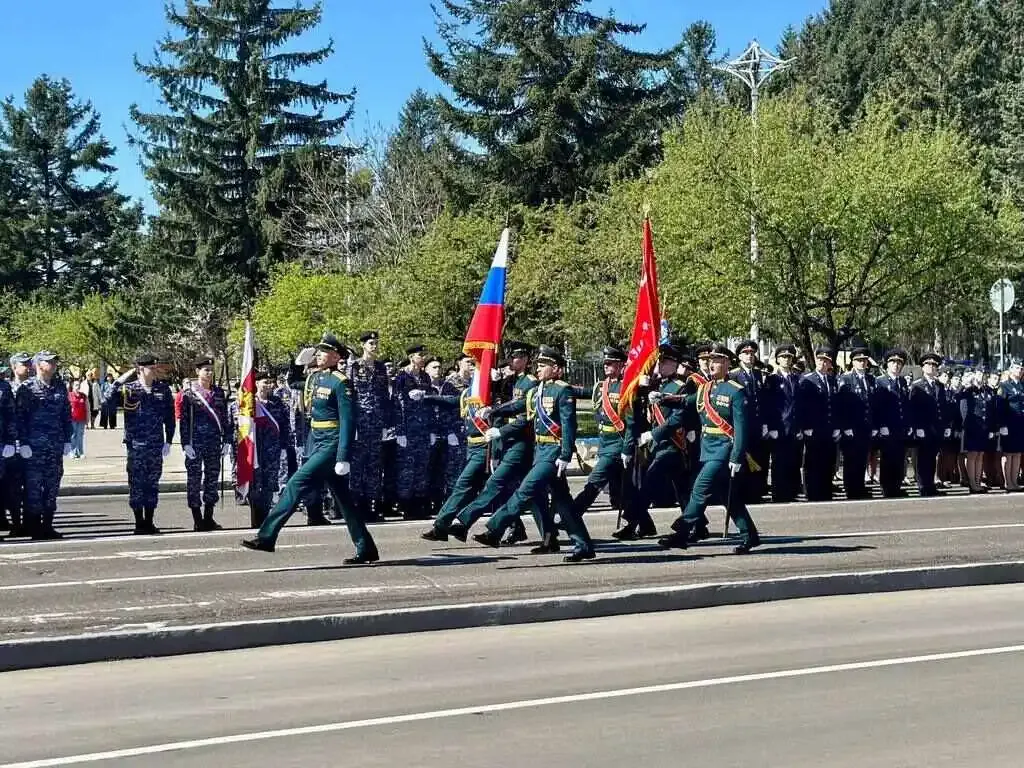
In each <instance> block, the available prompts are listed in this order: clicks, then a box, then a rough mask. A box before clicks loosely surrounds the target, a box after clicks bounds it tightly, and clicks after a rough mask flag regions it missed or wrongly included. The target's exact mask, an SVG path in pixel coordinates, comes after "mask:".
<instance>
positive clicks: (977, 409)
mask: <svg viewBox="0 0 1024 768" xmlns="http://www.w3.org/2000/svg"><path fill="white" fill-rule="evenodd" d="M991 399H992V397H991V395H990V394H989V392H988V387H986V386H985V384H984V377H983V374H982V373H981V372H980V371H978V372H971V373H965V374H964V376H963V386H962V388H961V390H960V397H959V401H960V403H959V404H960V418H961V420H962V422H963V434H962V437H961V441H962V446H963V450H964V451H965V452H966V453H967V462H966V464H967V478H966V480H967V487H968V488H969V489H970V492H971V493H988V488H986V487H984V486H983V485H982V484H981V474H982V468H983V461H984V457H985V451H986V450H988V447H989V441H990V440H991V438H992V435H993V431H994V430H993V427H992V425H991V424H990V423H989V417H990V409H989V402H990V400H991Z"/></svg>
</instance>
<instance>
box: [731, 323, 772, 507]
mask: <svg viewBox="0 0 1024 768" xmlns="http://www.w3.org/2000/svg"><path fill="white" fill-rule="evenodd" d="M758 353H759V349H758V345H757V342H756V341H754V340H753V339H747V340H746V341H741V342H740V343H739V344H738V345H737V346H736V357H737V358H738V360H739V365H738V366H737V367H736V368H735V369H734V370H733V371H732V372H730V374H729V378H730V379H732V380H733V381H736V382H738V383H739V384H742V385H743V393H744V394H745V395H746V398H747V403H748V413H747V416H748V418H749V425H748V426H749V428H750V429H749V441H750V445H749V446H748V448H747V450H748V451H749V453H750V455H751V457H752V458H753V459H754V462H755V463H756V464H757V467H758V469H756V470H752V471H751V472H750V473H749V474H748V475H747V477H746V478H745V482H744V489H745V493H746V499H747V503H748V504H749V503H754V502H757V501H760V500H761V498H762V497H763V496H764V495H765V492H766V491H767V486H768V459H769V448H770V445H769V442H768V419H767V410H768V409H767V403H765V402H764V401H765V392H766V390H765V386H764V371H763V370H761V361H760V359H759V358H758Z"/></svg>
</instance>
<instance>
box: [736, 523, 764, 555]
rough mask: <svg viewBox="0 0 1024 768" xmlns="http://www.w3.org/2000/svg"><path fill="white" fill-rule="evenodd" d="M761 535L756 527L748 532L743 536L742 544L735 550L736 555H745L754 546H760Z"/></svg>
mask: <svg viewBox="0 0 1024 768" xmlns="http://www.w3.org/2000/svg"><path fill="white" fill-rule="evenodd" d="M760 544H761V537H760V536H759V535H758V533H757V530H756V529H751V530H750V531H748V532H747V535H746V536H744V537H743V541H741V542H740V545H739V546H738V547H736V549H734V550H733V554H734V555H745V554H747V553H749V552H750V550H752V549H753V548H754V547H757V546H760Z"/></svg>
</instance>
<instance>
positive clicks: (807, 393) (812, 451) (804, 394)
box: [797, 347, 840, 501]
mask: <svg viewBox="0 0 1024 768" xmlns="http://www.w3.org/2000/svg"><path fill="white" fill-rule="evenodd" d="M814 359H815V366H816V368H815V370H814V371H812V372H811V373H805V374H804V376H803V378H802V379H800V388H799V389H798V390H797V413H798V414H799V418H800V430H801V432H802V433H803V441H804V487H805V488H806V489H807V500H808V501H829V500H831V498H832V475H833V474H834V473H835V459H836V442H837V441H838V440H839V434H840V432H839V426H838V421H837V418H836V413H835V397H836V389H837V387H836V380H835V376H834V375H833V373H832V371H833V366H834V359H835V356H834V353H833V352H832V350H831V349H829V348H827V347H819V348H818V349H816V350H815V352H814Z"/></svg>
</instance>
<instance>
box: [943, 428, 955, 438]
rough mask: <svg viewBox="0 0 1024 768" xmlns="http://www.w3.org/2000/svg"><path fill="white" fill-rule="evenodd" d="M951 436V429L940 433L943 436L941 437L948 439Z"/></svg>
mask: <svg viewBox="0 0 1024 768" xmlns="http://www.w3.org/2000/svg"><path fill="white" fill-rule="evenodd" d="M951 434H953V430H951V429H947V430H945V431H944V432H943V433H942V436H943V437H949V436H950V435H951Z"/></svg>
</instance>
